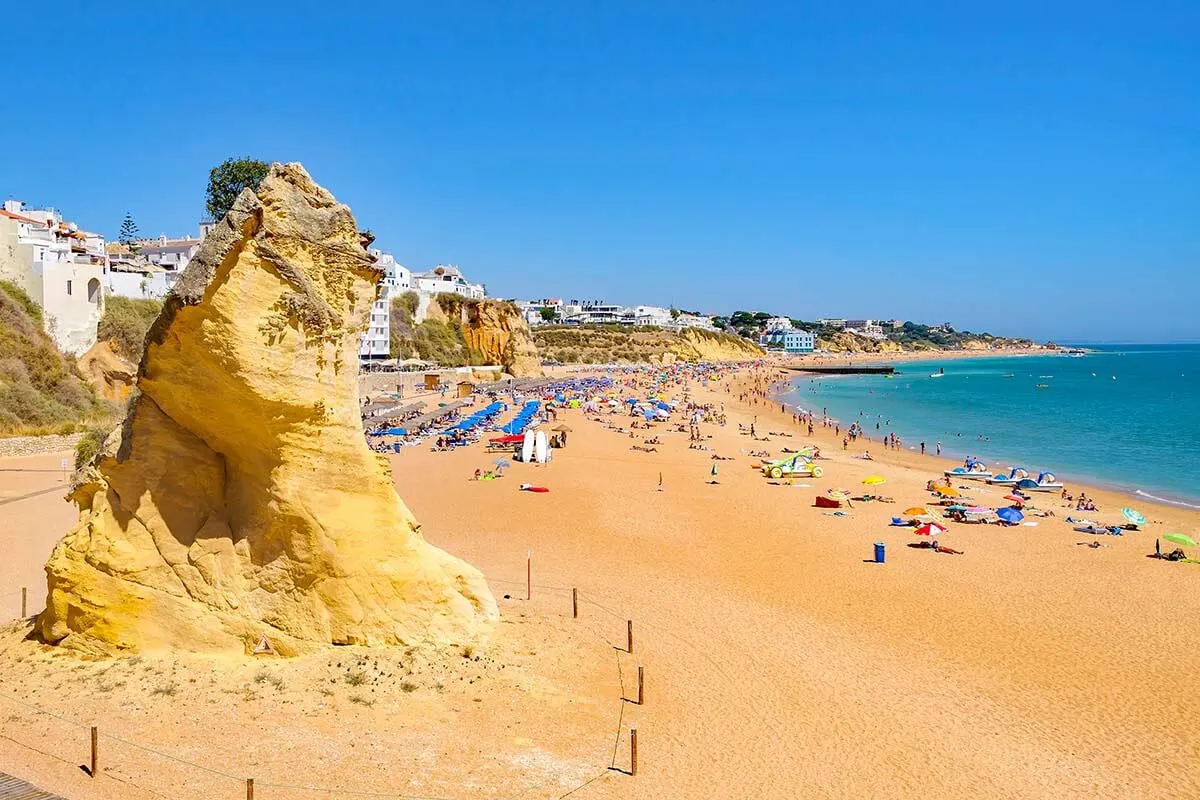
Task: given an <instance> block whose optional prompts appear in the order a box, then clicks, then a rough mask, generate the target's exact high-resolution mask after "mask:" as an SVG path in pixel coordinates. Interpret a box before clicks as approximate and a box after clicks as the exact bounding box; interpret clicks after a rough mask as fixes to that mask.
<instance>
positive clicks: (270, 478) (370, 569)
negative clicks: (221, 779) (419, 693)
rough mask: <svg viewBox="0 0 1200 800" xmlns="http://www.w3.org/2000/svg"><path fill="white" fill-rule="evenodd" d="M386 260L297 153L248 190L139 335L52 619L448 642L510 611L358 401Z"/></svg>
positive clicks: (57, 559) (105, 640)
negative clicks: (382, 446) (117, 419)
mask: <svg viewBox="0 0 1200 800" xmlns="http://www.w3.org/2000/svg"><path fill="white" fill-rule="evenodd" d="M379 278H380V274H379V273H378V272H377V271H376V270H375V269H374V267H373V266H372V261H371V258H370V256H368V254H367V253H366V251H365V250H364V249H363V245H362V242H361V240H360V238H359V232H358V228H357V225H356V224H355V221H354V217H353V216H352V215H351V213H350V210H349V209H348V208H346V207H345V206H343V205H341V204H339V203H338V202H337V201H336V200H335V199H334V197H333V196H332V195H331V194H330V193H329V192H327V191H326V190H325V189H323V188H321V187H320V186H318V185H316V184H315V183H314V182H313V181H312V179H311V178H310V177H309V176H308V174H307V173H306V172H305V171H304V169H303V168H302V167H301V166H299V165H296V164H289V165H283V166H281V165H278V164H277V165H275V166H273V167H272V169H271V172H270V174H269V175H268V177H267V178H266V179H264V181H263V182H262V185H261V186H260V188H259V190H258V193H257V194H255V193H254V192H251V191H249V190H246V191H244V192H242V194H241V196H240V197H239V198H238V200H237V203H236V204H235V205H234V207H233V209H232V210H231V211H230V212H229V214H228V215H227V216H226V217H225V219H224V220H222V221H221V223H220V224H219V225H218V226H217V228H216V229H215V230H214V231H213V232H211V233H210V234H209V235H208V236H207V237H206V238H205V240H204V243H203V245H202V246H201V248H200V251H199V252H198V253H197V255H196V257H195V258H194V259H193V260H192V262H191V263H190V264H189V265H188V268H187V270H186V271H185V272H184V273H183V275H182V276H181V277H180V280H179V283H178V285H177V287H176V289H175V292H174V294H173V295H171V296H170V297H169V298H168V300H167V303H166V305H165V306H164V308H163V311H162V313H161V315H160V316H159V318H158V319H157V321H156V322H155V323H154V325H153V326H152V328H151V330H150V333H149V335H148V336H147V341H146V352H145V355H144V356H143V357H142V362H141V366H140V370H139V379H138V390H139V393H138V394H137V395H136V397H135V400H134V401H133V403H132V405H131V407H130V412H129V415H128V417H127V418H126V420H125V424H124V426H123V428H122V429H121V430H120V431H119V432H117V433H115V434H114V436H113V437H111V438H110V440H109V442H108V445H107V447H106V450H105V452H104V453H102V454H101V455H100V456H99V457H98V459H97V460H96V461H95V462H94V464H93V465H92V466H91V467H90V468H89V469H88V470H87V471H86V472H85V475H84V477H83V479H82V481H81V482H80V484H79V485H78V486H77V487H76V489H75V491H74V498H75V499H76V501H77V502H78V503H79V505H80V508H81V512H82V513H81V520H80V523H79V525H78V527H76V528H75V529H74V530H72V531H71V532H70V533H68V534H67V536H66V537H65V538H64V539H63V540H62V541H61V542H59V544H58V546H57V547H56V548H55V549H54V552H53V554H52V555H51V557H50V561H49V563H47V565H46V572H47V575H48V584H49V596H48V599H47V603H46V610H45V611H44V612H43V613H42V615H41V616H40V617H39V619H38V630H39V632H40V633H41V635H42V637H43V638H44V639H45V640H47V641H49V642H62V643H64V644H66V645H75V646H79V647H82V648H86V649H94V650H103V651H113V650H117V649H126V650H155V649H167V648H173V649H186V650H194V651H205V652H220V651H224V652H243V651H244V649H245V648H247V647H250V646H253V645H254V644H255V643H256V642H258V641H259V639H260V637H262V636H264V635H265V636H266V637H267V638H268V640H269V641H270V643H271V644H272V645H273V646H274V648H275V649H276V650H277V651H279V652H281V653H284V654H291V653H297V652H302V651H304V650H308V649H312V648H315V647H317V646H320V645H327V644H330V643H333V644H366V645H386V644H410V643H424V642H429V643H434V644H451V643H461V642H467V641H472V640H475V639H477V638H478V637H479V636H481V635H482V634H484V633H486V631H487V630H488V629H489V627H490V623H491V622H492V621H494V620H495V618H496V616H497V611H496V604H495V601H494V599H493V598H492V596H491V593H490V592H489V590H488V588H487V585H486V583H485V582H484V579H483V576H482V575H481V574H480V573H479V572H478V571H476V570H475V569H474V568H472V567H470V566H469V565H467V564H465V563H463V562H461V561H459V560H458V559H456V558H453V557H452V556H449V555H447V554H446V553H444V552H442V551H441V550H438V549H437V548H435V547H433V546H432V545H429V544H427V543H426V542H425V541H424V539H423V538H422V537H421V535H420V533H419V526H418V524H417V522H416V520H415V519H414V518H413V516H412V514H411V513H410V512H409V511H408V509H407V508H406V507H405V506H404V503H403V502H402V501H401V500H400V498H399V497H398V496H397V495H396V492H395V490H394V488H393V486H392V481H391V476H390V473H389V470H388V467H387V463H386V461H385V460H384V459H382V458H380V457H378V456H376V455H375V454H374V453H372V452H371V451H370V450H369V449H368V448H367V446H366V443H365V441H364V439H363V435H362V429H361V427H360V424H359V417H358V392H357V386H356V372H357V370H356V354H357V348H358V340H359V335H360V333H361V331H362V330H363V328H364V327H365V324H366V319H367V316H368V314H369V309H370V306H371V303H372V301H373V300H374V299H375V286H376V283H377V282H378V280H379Z"/></svg>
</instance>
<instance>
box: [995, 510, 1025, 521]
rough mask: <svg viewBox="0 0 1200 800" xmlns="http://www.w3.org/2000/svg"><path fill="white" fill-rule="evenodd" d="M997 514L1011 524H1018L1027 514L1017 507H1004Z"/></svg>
mask: <svg viewBox="0 0 1200 800" xmlns="http://www.w3.org/2000/svg"><path fill="white" fill-rule="evenodd" d="M996 516H997V517H999V518H1000V519H1001V520H1003V521H1004V522H1007V523H1008V524H1009V525H1016V524H1017V523H1018V522H1020V521H1021V520H1023V519H1025V515H1024V514H1022V513H1021V512H1020V511H1018V510H1017V509H1015V508H1002V509H1000V510H999V511H997V512H996Z"/></svg>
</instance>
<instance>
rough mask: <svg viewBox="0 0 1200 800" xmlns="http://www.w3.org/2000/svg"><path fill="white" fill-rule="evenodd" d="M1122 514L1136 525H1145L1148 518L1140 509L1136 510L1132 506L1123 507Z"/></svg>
mask: <svg viewBox="0 0 1200 800" xmlns="http://www.w3.org/2000/svg"><path fill="white" fill-rule="evenodd" d="M1121 515H1122V516H1124V517H1125V519H1127V520H1129V521H1130V522H1132V523H1133V524H1134V525H1145V524H1146V518H1145V517H1143V516H1142V515H1141V514H1140V513H1139V512H1138V511H1136V510H1134V509H1132V508H1122V509H1121Z"/></svg>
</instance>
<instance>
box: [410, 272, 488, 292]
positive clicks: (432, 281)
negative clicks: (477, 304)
mask: <svg viewBox="0 0 1200 800" xmlns="http://www.w3.org/2000/svg"><path fill="white" fill-rule="evenodd" d="M412 282H413V288H414V289H416V290H417V291H418V292H420V293H422V294H441V293H443V292H453V293H455V294H461V295H462V296H463V297H471V298H474V299H476V300H482V299H483V298H484V297H486V296H487V287H486V286H484V285H483V284H482V283H470V282H469V281H468V280H467V279H466V278H465V277H463V274H462V270H460V269H459V268H458V267H455V266H452V265H446V264H439V265H438V266H436V267H434V268H433V269H431V270H429V271H428V272H417V273H414V274H413V276H412Z"/></svg>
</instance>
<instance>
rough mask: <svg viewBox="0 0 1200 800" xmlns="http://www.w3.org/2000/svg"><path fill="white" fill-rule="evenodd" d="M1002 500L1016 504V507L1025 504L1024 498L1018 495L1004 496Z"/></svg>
mask: <svg viewBox="0 0 1200 800" xmlns="http://www.w3.org/2000/svg"><path fill="white" fill-rule="evenodd" d="M1004 499H1005V500H1011V501H1013V502H1014V503H1016V504H1017V505H1022V504H1024V503H1025V502H1026V498H1024V497H1021V495H1019V494H1006V495H1004Z"/></svg>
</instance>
